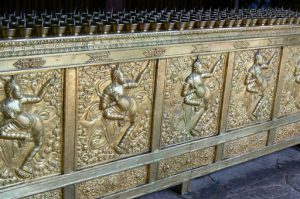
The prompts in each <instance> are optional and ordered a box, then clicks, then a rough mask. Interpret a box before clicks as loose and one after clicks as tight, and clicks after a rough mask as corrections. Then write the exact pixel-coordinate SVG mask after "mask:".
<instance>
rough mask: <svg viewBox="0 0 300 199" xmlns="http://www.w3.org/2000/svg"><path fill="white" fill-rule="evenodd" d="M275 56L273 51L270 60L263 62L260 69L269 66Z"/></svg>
mask: <svg viewBox="0 0 300 199" xmlns="http://www.w3.org/2000/svg"><path fill="white" fill-rule="evenodd" d="M275 58H276V52H274V54H273V55H272V57H271V58H270V60H269V61H268V62H267V63H265V64H263V65H262V66H261V68H262V69H268V68H269V67H270V65H271V63H272V62H273V61H274V59H275Z"/></svg>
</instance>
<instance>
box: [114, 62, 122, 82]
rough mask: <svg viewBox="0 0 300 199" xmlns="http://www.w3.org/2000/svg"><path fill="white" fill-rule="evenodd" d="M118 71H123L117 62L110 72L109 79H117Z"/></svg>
mask: <svg viewBox="0 0 300 199" xmlns="http://www.w3.org/2000/svg"><path fill="white" fill-rule="evenodd" d="M119 73H123V71H122V69H121V67H120V65H119V64H117V66H116V67H115V68H114V69H113V70H112V72H111V79H112V80H113V81H118V78H119V77H118V74H119Z"/></svg>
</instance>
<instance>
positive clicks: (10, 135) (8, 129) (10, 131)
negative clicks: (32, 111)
mask: <svg viewBox="0 0 300 199" xmlns="http://www.w3.org/2000/svg"><path fill="white" fill-rule="evenodd" d="M0 137H1V138H4V139H5V138H6V139H29V138H30V137H31V136H30V134H29V133H27V131H26V130H24V131H22V130H20V129H18V127H16V125H15V124H12V123H8V124H6V125H4V126H2V127H1V128H0Z"/></svg>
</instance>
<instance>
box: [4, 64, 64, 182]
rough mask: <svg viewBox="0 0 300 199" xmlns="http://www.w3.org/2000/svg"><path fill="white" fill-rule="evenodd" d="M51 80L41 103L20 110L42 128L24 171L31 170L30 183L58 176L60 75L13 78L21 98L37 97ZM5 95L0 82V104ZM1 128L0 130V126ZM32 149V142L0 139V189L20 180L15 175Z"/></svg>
mask: <svg viewBox="0 0 300 199" xmlns="http://www.w3.org/2000/svg"><path fill="white" fill-rule="evenodd" d="M54 76H55V82H54V85H53V86H50V87H49V88H48V89H47V92H46V94H45V96H44V98H43V99H42V101H41V102H39V103H34V104H26V105H25V104H24V107H23V111H24V112H26V113H29V114H35V115H37V116H39V117H40V118H41V119H42V122H43V126H44V134H43V136H42V146H41V149H39V150H38V152H37V154H35V155H34V157H33V159H32V160H31V161H30V162H29V164H28V165H27V166H28V169H29V170H32V174H31V176H30V177H29V178H30V179H34V178H38V177H44V176H48V175H53V174H59V173H60V172H61V139H62V75H61V71H60V70H53V71H48V72H36V73H24V74H19V75H15V76H14V77H15V79H16V81H18V83H19V85H20V86H21V90H22V91H23V92H24V94H25V95H37V92H39V91H40V89H41V87H42V85H44V84H45V82H46V81H48V80H49V79H51V78H53V77H54ZM5 77H7V76H1V78H5ZM5 91H6V89H5V82H3V81H0V101H2V100H4V99H5V95H6V94H5ZM3 119H4V117H3V115H1V120H0V121H3ZM1 126H2V127H3V124H1ZM27 133H29V132H27ZM32 148H33V142H32V140H30V139H28V140H27V139H24V140H22V139H19V140H18V139H5V138H3V139H2V138H1V137H0V186H5V185H8V184H12V183H17V182H20V181H23V180H24V179H23V178H20V177H19V176H18V175H17V174H16V173H15V171H16V169H17V168H19V167H20V165H21V164H22V162H23V159H24V156H26V155H27V153H28V151H29V150H30V149H32Z"/></svg>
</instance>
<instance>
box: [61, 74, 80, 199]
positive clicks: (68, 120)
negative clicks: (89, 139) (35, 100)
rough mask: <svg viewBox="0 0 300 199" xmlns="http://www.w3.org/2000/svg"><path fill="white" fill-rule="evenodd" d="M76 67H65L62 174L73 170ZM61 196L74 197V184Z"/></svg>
mask: <svg viewBox="0 0 300 199" xmlns="http://www.w3.org/2000/svg"><path fill="white" fill-rule="evenodd" d="M76 98H77V69H76V68H69V69H65V82H64V143H63V146H64V150H63V153H64V154H63V174H68V173H71V172H73V171H75V141H76V140H75V139H76V116H77V115H76V114H77V112H76ZM63 198H64V199H69V198H75V185H69V186H67V187H64V188H63Z"/></svg>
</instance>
